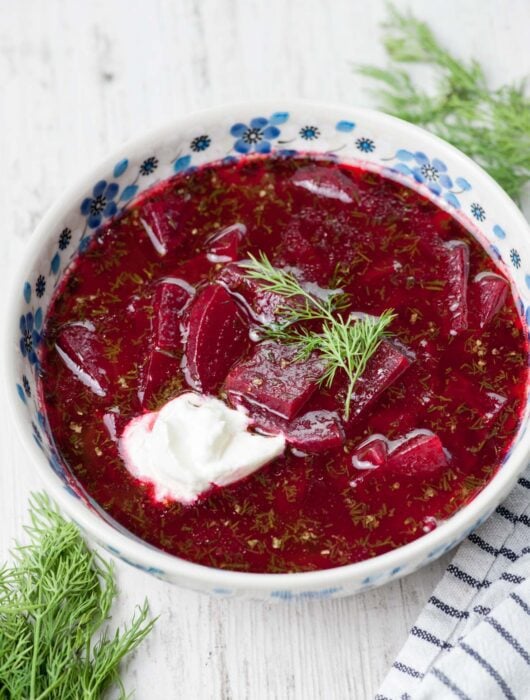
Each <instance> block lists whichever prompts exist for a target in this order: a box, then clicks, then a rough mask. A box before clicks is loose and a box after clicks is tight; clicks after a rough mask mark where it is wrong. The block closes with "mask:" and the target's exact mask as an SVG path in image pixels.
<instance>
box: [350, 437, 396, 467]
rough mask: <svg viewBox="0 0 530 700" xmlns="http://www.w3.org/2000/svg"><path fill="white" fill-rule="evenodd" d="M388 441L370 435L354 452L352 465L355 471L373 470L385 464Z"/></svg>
mask: <svg viewBox="0 0 530 700" xmlns="http://www.w3.org/2000/svg"><path fill="white" fill-rule="evenodd" d="M387 458H388V441H387V439H386V438H384V437H383V436H378V435H372V436H371V437H369V438H368V439H367V440H365V441H364V442H363V443H362V444H360V445H359V447H358V448H357V449H356V450H355V452H354V453H353V455H352V464H353V466H354V467H356V468H357V469H375V468H376V467H380V466H381V465H383V464H386V461H387Z"/></svg>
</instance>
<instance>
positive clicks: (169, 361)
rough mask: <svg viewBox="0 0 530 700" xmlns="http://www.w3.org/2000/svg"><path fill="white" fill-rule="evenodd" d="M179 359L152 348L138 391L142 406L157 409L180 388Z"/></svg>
mask: <svg viewBox="0 0 530 700" xmlns="http://www.w3.org/2000/svg"><path fill="white" fill-rule="evenodd" d="M180 377H181V374H180V359H179V358H177V357H174V356H172V355H168V354H166V353H164V352H160V351H159V350H152V351H151V353H150V355H149V359H148V362H147V364H146V366H145V370H144V374H143V377H142V384H141V388H140V391H139V392H138V398H139V399H140V405H141V406H142V408H148V409H149V410H153V411H154V410H157V409H158V408H160V406H161V404H163V403H165V402H166V401H169V400H170V399H171V398H173V397H174V396H175V395H176V394H177V393H178V392H179V391H181V389H182V381H181V379H180Z"/></svg>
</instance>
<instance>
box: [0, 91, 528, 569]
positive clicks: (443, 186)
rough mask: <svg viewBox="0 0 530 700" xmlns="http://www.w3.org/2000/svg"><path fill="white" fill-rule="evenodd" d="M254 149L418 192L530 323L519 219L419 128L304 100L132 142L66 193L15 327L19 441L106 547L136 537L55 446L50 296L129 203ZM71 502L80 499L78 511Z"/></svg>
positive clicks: (32, 251)
mask: <svg viewBox="0 0 530 700" xmlns="http://www.w3.org/2000/svg"><path fill="white" fill-rule="evenodd" d="M254 153H256V154H266V153H279V154H283V155H285V156H288V155H294V154H297V153H318V154H325V155H326V156H328V157H332V158H335V159H337V160H338V161H346V162H348V163H352V164H355V165H359V166H361V167H363V168H365V169H370V170H374V171H377V172H380V173H382V174H383V175H385V176H386V177H389V178H392V179H395V180H397V181H399V182H400V183H402V184H404V185H406V186H408V187H411V188H413V189H415V190H417V191H419V192H421V194H423V195H424V196H426V197H428V198H429V199H431V200H432V201H434V202H435V203H436V204H437V205H438V206H440V207H441V208H443V209H445V210H447V211H449V212H450V213H451V214H452V215H453V216H454V217H455V218H456V219H458V220H459V221H460V222H461V223H462V224H463V225H464V226H465V227H466V228H467V229H468V230H469V231H471V232H472V233H473V234H474V235H475V236H476V237H477V239H478V240H479V241H480V242H481V243H482V245H483V246H484V247H485V248H486V249H487V250H488V251H489V253H490V255H491V256H492V257H493V258H494V260H495V261H496V263H497V264H498V266H499V267H500V268H501V269H502V271H503V272H504V274H506V275H507V276H508V277H509V279H510V280H511V281H512V289H513V294H514V297H515V299H516V303H517V308H518V310H519V313H520V314H521V316H522V318H523V319H524V320H525V322H526V321H527V320H529V319H530V237H529V236H528V227H527V225H526V222H525V221H524V219H523V217H522V215H521V214H520V213H519V211H518V210H517V208H516V207H515V205H514V204H513V203H512V202H511V200H509V198H508V197H507V196H506V195H505V194H504V193H503V192H502V190H500V188H499V187H498V186H497V185H496V184H495V183H494V182H493V181H492V180H491V179H490V178H489V177H488V176H487V175H486V174H485V173H484V172H483V171H482V170H480V168H478V167H477V166H476V165H475V164H474V163H473V162H472V161H470V160H469V159H467V158H466V157H465V156H463V155H462V154H461V153H460V152H459V151H457V150H456V149H453V148H452V147H450V146H448V145H447V144H445V143H444V142H442V141H440V140H439V139H437V138H435V137H433V136H431V135H429V134H428V133H427V132H424V131H423V130H421V129H418V128H416V127H413V126H411V125H409V124H406V123H404V122H401V121H399V120H397V119H394V118H391V117H388V116H386V115H383V114H380V113H376V112H370V111H365V110H356V109H347V108H335V107H326V106H321V105H312V104H304V103H299V104H294V105H286V104H285V105H284V104H277V105H271V104H257V105H247V106H233V107H226V108H221V109H217V110H209V111H206V112H203V113H199V114H196V115H193V116H191V117H189V118H187V119H184V120H182V121H180V122H178V123H174V124H172V125H169V126H166V127H164V128H161V129H159V130H157V131H156V132H154V133H152V134H150V135H149V136H147V137H144V138H142V139H140V140H137V141H135V142H134V143H131V144H129V145H126V146H124V147H123V148H122V149H120V151H119V152H118V153H117V154H115V155H114V156H112V157H110V158H109V159H107V160H106V162H105V163H103V164H102V165H101V166H99V167H98V168H96V169H95V171H94V172H92V173H90V174H89V175H88V176H87V177H85V178H84V179H83V181H82V182H80V183H79V184H78V185H77V186H76V187H75V188H74V189H73V190H72V191H70V192H69V193H68V194H66V195H65V196H64V197H63V199H62V200H61V201H60V202H59V203H58V204H57V205H56V206H55V207H53V209H52V210H51V211H50V212H49V213H48V215H47V216H46V218H45V219H44V220H43V222H42V223H41V225H40V227H39V230H38V232H37V233H36V234H35V236H34V237H33V240H32V244H31V246H30V248H29V250H28V253H27V256H26V258H25V260H24V265H23V268H22V271H21V275H20V276H19V278H18V279H17V281H16V287H15V289H14V292H13V298H12V302H11V307H10V313H11V323H10V327H9V329H8V335H9V346H8V358H7V359H8V363H7V367H8V381H9V383H10V384H11V387H10V388H11V389H13V390H14V391H13V392H12V393H13V396H14V397H15V398H14V402H15V403H16V407H15V411H16V420H17V423H18V425H19V427H20V428H21V429H22V432H23V439H24V440H25V441H26V442H28V441H32V442H33V448H32V449H33V451H34V450H35V449H36V450H38V451H39V452H40V453H41V456H40V458H39V462H40V464H41V465H42V466H44V465H45V464H46V463H47V466H48V468H47V473H48V476H49V479H48V482H47V484H48V486H49V487H50V488H52V489H53V492H54V495H57V494H58V493H59V492H62V493H63V495H64V498H66V499H67V500H68V503H69V505H70V507H69V508H68V509H69V510H70V512H72V509H73V510H74V511H75V512H80V511H81V510H82V509H84V510H91V511H92V514H91V517H92V518H97V519H99V520H100V522H101V526H102V527H103V528H107V535H105V534H104V530H103V531H102V533H103V534H100V539H101V540H102V541H103V542H106V543H108V541H109V540H108V535H109V532H110V530H111V529H112V530H113V531H114V533H116V534H119V537H121V538H126V539H129V540H130V541H131V543H134V542H136V545H137V544H138V542H139V541H138V540H137V538H135V537H134V536H133V535H131V534H130V533H128V532H126V531H125V530H123V528H121V527H120V526H119V525H118V524H117V523H115V522H113V521H111V520H110V519H109V518H108V517H107V516H106V515H105V514H104V513H103V512H102V511H101V509H99V508H98V506H97V504H95V503H93V502H91V501H90V499H89V498H87V497H86V495H85V494H84V493H83V492H82V490H81V489H80V488H79V487H78V485H77V484H76V482H75V480H74V479H73V477H72V476H71V475H70V473H69V471H68V469H67V468H65V466H64V465H63V464H62V463H61V460H60V458H59V457H58V455H57V452H56V450H55V448H54V445H53V440H52V438H51V435H50V433H49V429H48V426H47V422H46V416H45V415H44V413H43V411H42V409H41V406H40V405H39V402H38V398H37V397H38V394H39V389H38V382H39V378H38V374H39V360H38V356H39V345H40V343H41V342H42V331H43V325H44V321H45V317H46V312H47V308H48V305H49V302H50V299H51V297H52V295H53V293H54V290H55V289H56V288H57V285H58V284H59V282H60V280H61V278H62V276H63V275H64V273H65V270H66V269H67V268H68V266H69V264H70V263H71V261H72V260H73V259H74V258H75V257H76V256H77V255H78V254H79V253H81V254H82V252H83V250H84V249H85V248H86V246H87V243H88V241H89V240H90V238H91V237H92V236H93V235H94V234H95V232H96V230H97V229H98V227H99V226H100V225H101V224H103V223H105V222H106V221H107V220H108V219H109V218H111V217H114V216H116V215H119V214H120V213H121V212H123V211H126V210H127V209H128V208H130V207H131V205H132V204H133V203H134V202H135V200H136V199H137V198H138V197H139V196H141V195H142V193H144V192H145V191H146V190H148V189H149V188H151V187H152V186H153V185H155V184H156V183H159V182H161V181H163V180H165V179H168V178H170V177H172V176H174V175H175V174H176V173H180V172H184V171H187V170H189V169H192V168H197V167H198V166H200V165H203V164H205V163H209V162H214V161H220V160H221V161H225V162H231V161H234V160H236V159H238V158H241V157H242V156H245V155H247V154H254ZM527 423H528V405H527V406H526V408H525V412H524V419H523V421H522V423H521V426H520V429H519V432H518V434H517V436H516V437H515V439H514V443H513V445H512V448H511V450H510V453H509V454H508V456H507V457H506V459H505V464H504V466H503V468H502V469H501V470H500V472H499V474H498V475H497V476H495V477H494V479H493V480H492V483H491V484H490V485H489V486H488V487H486V490H487V489H490V493H491V494H492V498H493V500H491V498H490V501H488V500H487V499H483V500H484V506H483V507H482V510H480V509H476V512H475V513H474V514H473V515H472V516H471V520H472V522H471V523H469V522H467V523H466V521H465V519H462V527H460V528H459V530H458V533H459V534H457V536H456V539H455V533H454V532H453V533H452V535H451V536H449V537H448V538H447V539H448V540H449V541H450V543H451V544H454V543H455V542H456V541H457V540H458V538H459V537H461V536H463V535H464V534H465V529H466V527H465V526H466V525H467V526H469V525H470V524H471V525H473V524H476V520H477V515H478V516H479V517H482V516H483V515H484V513H485V511H486V509H487V508H489V509H490V510H491V507H494V505H496V504H494V505H493V506H492V503H493V501H494V500H495V494H494V492H493V489H492V488H491V487H492V485H493V484H494V483H495V482H496V481H497V480H498V479H499V477H500V476H501V474H502V472H503V471H504V470H505V469H506V468H507V466H506V465H507V464H508V463H509V462H513V468H512V469H511V471H513V474H512V473H511V472H510V475H508V476H506V477H505V479H504V482H503V484H504V490H506V488H507V486H506V485H508V486H509V483H508V482H510V483H513V480H514V479H515V478H516V474H517V472H518V471H520V469H521V468H522V466H521V465H523V464H524V459H525V457H526V448H525V447H524V445H523V444H522V442H521V438H522V437H523V434H524V432H525V430H526V425H527ZM514 453H516V454H515V456H514ZM510 479H511V481H510ZM500 490H502V489H500ZM499 493H500V491H499ZM501 495H502V494H501ZM499 498H500V496H499ZM74 501H77V502H78V504H77V505H72V503H73V502H74ZM464 510H465V509H464ZM80 519H82V518H80ZM103 521H106V522H105V523H104V522H103ZM448 532H449V530H448ZM428 537H430V535H429V536H427V537H426V538H422V539H427V538H428ZM111 539H112V538H111ZM438 539H440V536H439V535H438ZM453 540H455V542H453ZM122 544H123V541H122ZM446 544H447V542H446ZM142 545H143V548H144V549H145V550H148V549H150V547H149V545H146V544H145V543H142ZM112 546H113V547H114V549H116V547H115V546H114V545H112ZM408 546H409V545H407V547H408ZM438 546H439V543H438ZM444 546H445V545H444ZM402 549H406V547H405V548H402ZM442 549H443V547H442ZM158 554H159V553H158ZM427 554H428V553H427ZM164 556H165V557H169V555H164ZM384 556H387V555H383V557H384ZM170 558H171V559H173V560H174V561H175V562H180V560H177V558H176V557H170ZM380 558H382V557H377V558H376V559H380ZM428 558H429V557H428V556H426V560H428ZM181 563H182V562H181ZM372 563H373V562H372ZM190 566H192V567H193V566H195V565H190ZM351 566H353V567H355V566H357V567H358V566H359V565H351ZM151 568H155V569H156V567H151ZM197 568H204V567H197ZM343 568H350V567H343ZM331 571H333V570H331ZM154 573H163V571H162V570H161V569H160V570H159V571H158V570H155V571H154ZM238 576H246V577H248V576H253V575H249V574H238ZM254 576H255V575H254ZM280 576H282V577H283V576H291V577H292V576H295V577H296V576H307V575H306V574H289V575H280Z"/></svg>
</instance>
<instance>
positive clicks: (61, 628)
mask: <svg viewBox="0 0 530 700" xmlns="http://www.w3.org/2000/svg"><path fill="white" fill-rule="evenodd" d="M30 520H31V523H30V525H29V526H28V527H26V531H27V534H28V536H29V542H28V543H27V544H25V545H19V544H17V545H16V547H15V548H14V550H13V552H12V555H13V559H14V563H13V565H12V566H8V565H7V564H6V565H4V567H3V568H2V569H0V699H1V700H18V699H19V698H20V699H22V698H24V699H27V700H45V699H47V698H49V699H50V700H72V698H83V700H97V698H101V697H102V694H103V692H104V691H105V690H106V689H108V688H109V687H111V686H114V687H117V688H118V689H119V690H120V698H126V697H127V695H126V693H125V690H124V688H123V685H122V683H121V680H120V677H119V664H120V661H121V660H122V659H123V657H124V656H126V655H127V654H128V653H129V652H131V651H132V650H133V649H135V648H136V647H137V646H138V644H140V642H141V641H142V640H143V639H144V638H145V637H146V636H147V634H149V632H150V631H151V629H152V627H153V625H154V622H155V621H154V620H148V606H147V602H145V603H144V604H143V605H142V606H140V607H138V608H137V610H136V612H135V614H134V616H133V618H132V620H131V622H130V624H129V625H128V626H125V627H122V628H121V629H119V630H117V631H116V632H115V633H114V635H112V636H109V634H108V631H107V630H106V626H105V623H106V621H107V620H108V618H109V615H110V610H111V606H112V603H113V601H114V599H115V597H116V595H117V589H116V584H115V580H114V573H113V569H112V566H111V565H110V564H108V563H107V562H106V561H105V560H104V559H102V558H101V557H99V555H97V554H96V553H94V552H92V551H91V550H90V549H89V548H88V547H87V545H86V543H85V541H84V540H83V538H82V536H81V534H80V531H79V528H78V527H77V526H76V525H74V524H73V523H71V522H67V521H66V520H65V519H64V518H63V517H62V516H61V515H60V513H59V512H58V510H57V509H56V508H55V506H53V505H52V503H51V502H50V500H49V498H48V497H47V496H46V495H45V494H36V495H34V496H33V497H32V499H31V501H30Z"/></svg>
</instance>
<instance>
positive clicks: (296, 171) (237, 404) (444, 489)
mask: <svg viewBox="0 0 530 700" xmlns="http://www.w3.org/2000/svg"><path fill="white" fill-rule="evenodd" d="M39 359H40V372H41V397H40V398H41V403H42V405H43V407H44V409H45V412H46V417H47V420H48V422H49V425H50V429H51V433H52V435H53V439H54V441H55V445H56V448H57V450H58V453H59V454H60V456H61V458H62V460H63V461H64V462H65V464H66V465H68V467H69V469H70V471H71V473H72V475H73V476H74V477H75V479H76V480H77V482H78V483H79V484H80V485H81V487H82V489H83V490H84V491H85V492H86V493H87V494H88V495H89V496H90V497H91V498H92V499H94V501H96V502H97V503H98V504H99V506H100V507H101V508H103V509H104V510H105V511H106V512H107V513H108V514H109V515H110V516H111V517H112V518H114V519H115V520H116V521H118V522H119V523H120V524H121V525H122V526H124V527H125V528H127V529H128V530H129V531H130V532H132V533H134V534H135V535H137V536H138V537H140V538H142V539H143V540H145V541H147V542H149V543H151V544H152V545H154V546H156V547H159V548H160V549H163V550H165V551H166V552H169V553H171V554H174V555H177V556H179V557H182V558H184V559H187V560H189V561H193V562H196V563H199V564H203V565H207V566H212V567H218V568H224V569H230V570H240V571H248V572H268V573H284V572H298V571H312V570H318V569H326V568H330V567H336V566H342V565H345V564H350V563H353V562H357V561H361V560H363V559H367V558H370V557H373V556H376V555H378V554H382V553H383V552H386V551H389V550H391V549H394V548H396V547H399V546H401V545H404V544H406V543H408V542H411V541H412V540H415V539H417V538H418V537H421V536H422V535H423V534H425V533H427V532H429V531H431V530H433V529H434V528H436V527H437V526H438V525H439V524H440V523H441V522H443V521H444V520H445V519H447V518H449V517H450V516H451V515H452V514H453V513H455V512H456V511H457V510H458V509H459V508H460V507H462V506H463V505H465V504H466V503H468V502H469V501H470V500H471V499H472V498H473V497H474V496H475V495H476V494H477V493H478V492H479V491H480V490H481V489H482V488H483V487H484V486H485V484H487V482H488V481H489V480H490V479H491V477H492V475H493V474H494V473H495V472H496V470H497V469H498V468H499V467H500V465H501V463H502V461H503V459H504V457H505V455H506V454H507V452H508V450H509V447H510V444H511V441H512V439H513V436H514V435H515V432H516V430H517V427H518V424H519V422H520V419H521V413H522V409H523V405H524V401H525V396H526V386H527V364H528V348H527V340H526V333H525V330H524V328H523V325H522V322H521V320H520V318H519V315H518V312H517V309H516V305H515V302H514V299H513V296H512V293H511V288H510V284H509V281H508V279H507V278H506V277H505V275H504V273H503V271H502V270H501V269H499V267H498V266H497V265H496V263H495V262H494V260H493V259H492V258H491V257H490V256H489V254H488V253H487V251H486V250H485V249H484V248H483V247H482V245H481V244H480V243H479V241H478V240H477V238H475V237H474V236H473V235H472V233H470V232H469V231H467V230H466V228H464V226H463V225H462V224H461V223H459V222H458V221H456V220H455V219H454V218H452V217H451V216H450V215H449V214H448V213H447V212H445V211H443V210H441V209H439V208H438V207H437V206H436V205H435V204H434V203H433V202H431V201H430V200H428V199H427V198H425V197H423V196H422V195H421V194H419V193H418V192H416V191H414V190H412V189H409V188H407V187H405V186H404V185H402V184H399V183H398V182H395V181H394V180H392V179H389V178H387V177H384V176H383V175H381V174H378V173H375V172H371V171H367V170H363V169H361V168H359V167H354V166H352V165H347V164H343V163H339V162H337V161H336V160H334V159H332V158H329V157H325V156H322V157H316V156H311V157H309V156H307V157H302V156H290V157H287V156H274V155H266V156H249V157H245V158H242V159H241V160H239V161H237V162H219V163H215V164H210V165H206V166H202V167H200V168H197V169H194V170H190V171H188V172H186V173H181V174H178V175H176V176H175V177H174V178H173V179H171V180H168V181H165V182H163V183H161V184H159V185H157V186H155V187H154V188H153V189H152V190H150V191H148V192H146V193H144V194H143V195H142V197H141V198H139V199H138V201H137V202H135V203H133V204H132V205H131V206H130V207H129V208H128V209H127V210H126V211H124V212H123V213H122V214H120V215H119V216H118V217H117V218H115V219H114V220H112V221H110V222H109V223H107V224H105V225H104V226H103V227H102V228H100V229H99V230H98V231H97V232H96V233H95V234H94V236H93V237H92V239H91V240H90V242H89V244H88V246H87V247H86V249H84V250H83V252H80V253H79V254H78V255H77V257H76V258H75V259H74V261H73V262H72V264H71V265H70V267H69V268H68V269H67V270H66V272H65V275H64V277H63V279H62V280H61V282H60V284H59V285H58V288H57V290H56V292H55V294H54V297H53V299H52V302H51V306H50V310H49V312H48V315H47V318H46V320H45V328H44V342H43V346H42V351H41V356H40V358H39Z"/></svg>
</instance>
